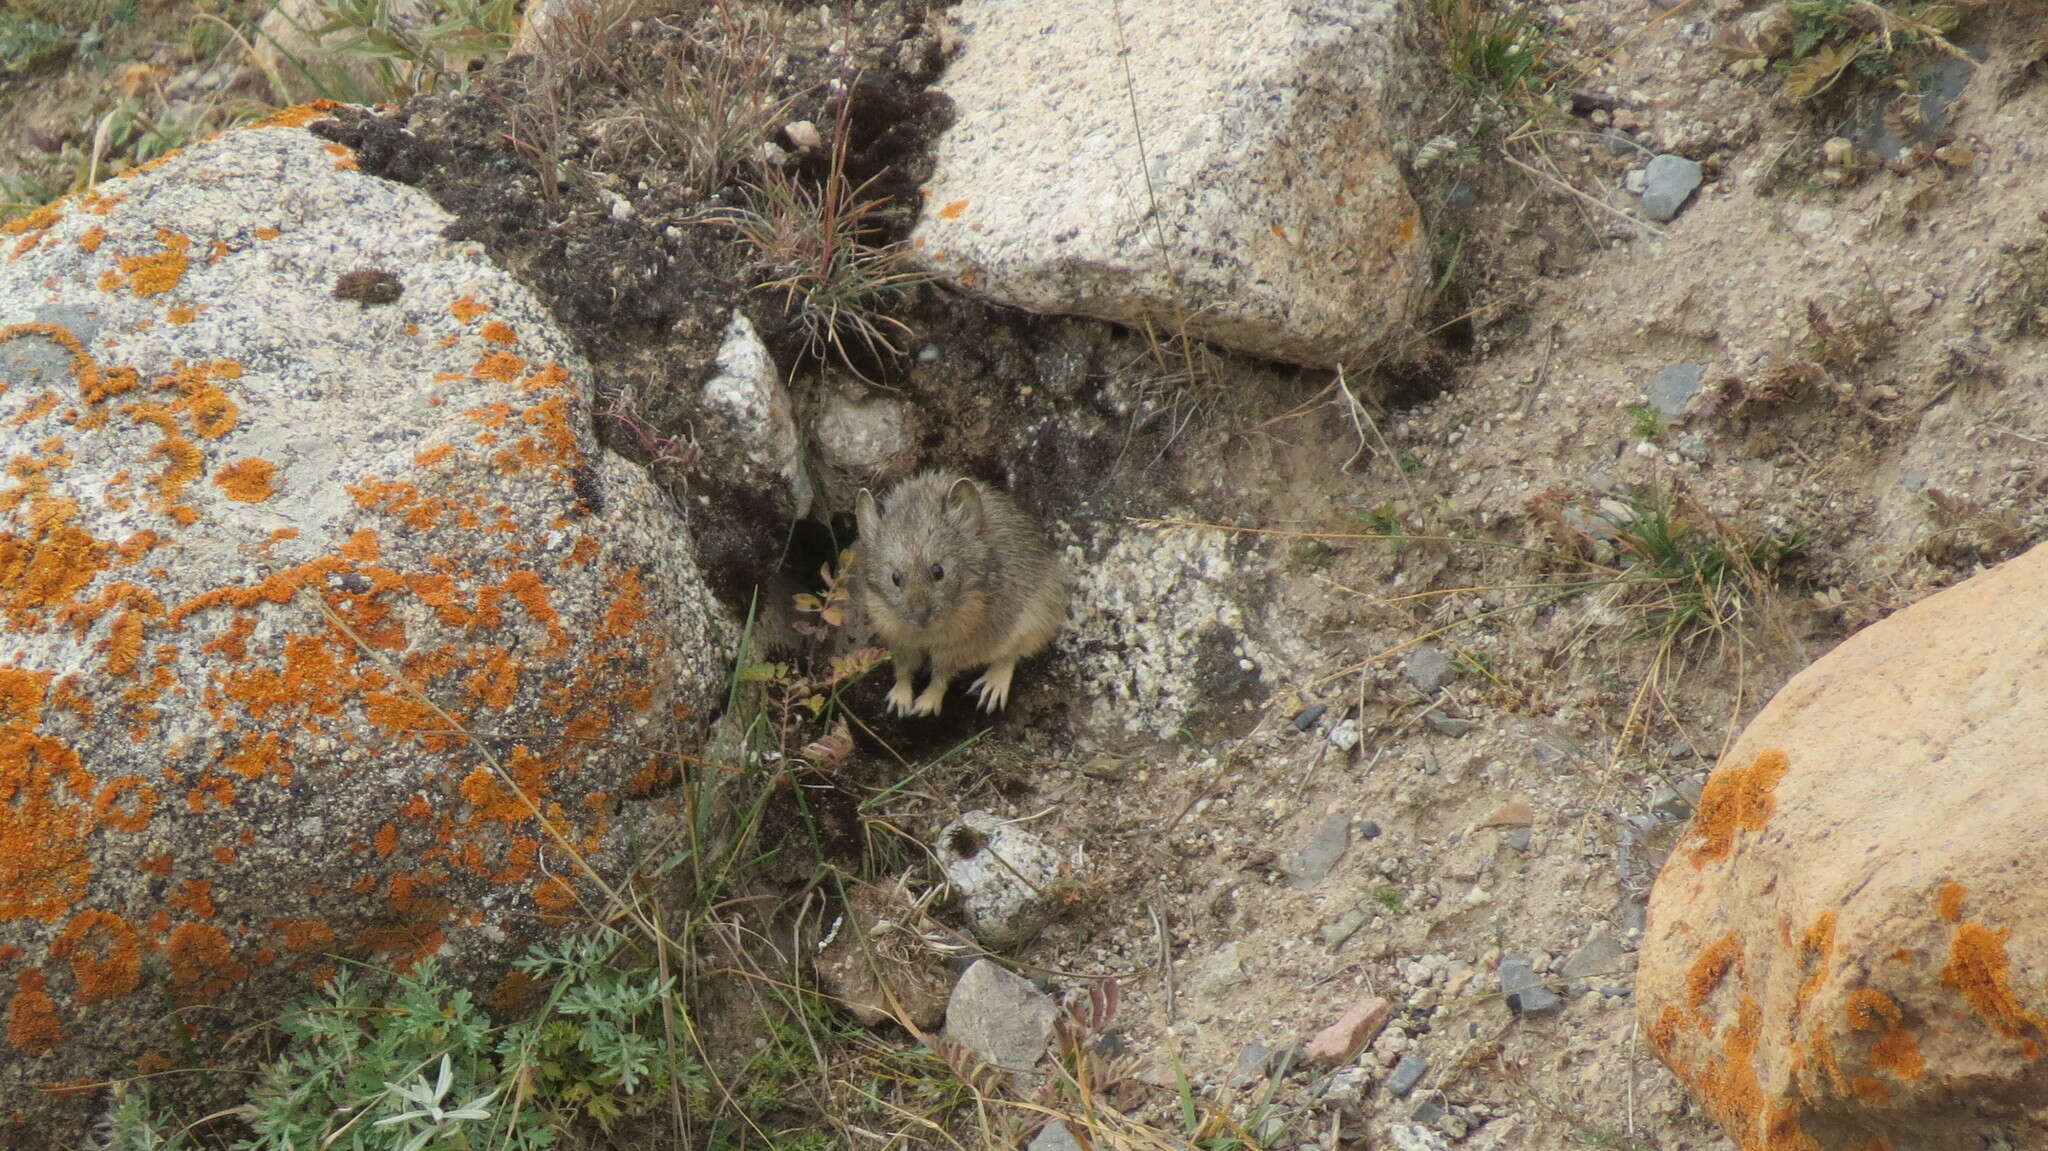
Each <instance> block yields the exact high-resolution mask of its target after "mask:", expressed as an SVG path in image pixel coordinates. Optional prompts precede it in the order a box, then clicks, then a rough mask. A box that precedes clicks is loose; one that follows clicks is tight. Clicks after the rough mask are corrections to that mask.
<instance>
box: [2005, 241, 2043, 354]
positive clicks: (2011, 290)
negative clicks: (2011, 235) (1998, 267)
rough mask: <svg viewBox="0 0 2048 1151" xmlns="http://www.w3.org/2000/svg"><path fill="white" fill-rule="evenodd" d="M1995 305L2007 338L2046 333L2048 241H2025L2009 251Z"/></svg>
mask: <svg viewBox="0 0 2048 1151" xmlns="http://www.w3.org/2000/svg"><path fill="white" fill-rule="evenodd" d="M1999 304H2000V310H2001V311H2003V312H2004V314H2005V331H2006V334H2007V335H2009V336H2012V337H2015V338H2019V337H2030V336H2039V335H2043V334H2048V240H2043V239H2034V240H2029V241H2027V242H2026V243H2024V244H2021V245H2019V246H2018V247H2016V248H2014V249H2013V250H2012V251H2011V254H2010V262H2009V264H2008V269H2007V275H2006V287H2005V290H2004V291H2003V292H2002V293H2001V295H2000V299H1999Z"/></svg>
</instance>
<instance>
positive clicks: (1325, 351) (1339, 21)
mask: <svg viewBox="0 0 2048 1151" xmlns="http://www.w3.org/2000/svg"><path fill="white" fill-rule="evenodd" d="M1411 7H1412V6H1410V5H1405V4H1401V3H1397V2H1396V0H1311V2H1308V3H1300V2H1297V0H1242V2H1240V3H1234V4H1189V3H1185V2H1183V0H1125V2H1124V3H1123V4H1121V5H1111V4H1102V3H1097V2H1095V0H1053V2H1050V3H1036V4H1018V3H1013V2H1011V0H964V2H963V3H961V4H960V5H959V6H958V7H956V8H954V9H952V15H953V16H954V17H955V18H957V20H958V21H959V27H960V30H961V49H960V53H959V55H958V57H957V58H956V59H954V60H953V62H952V63H951V64H950V65H949V66H948V67H947V69H946V73H945V75H944V76H943V77H942V78H941V80H940V82H939V87H940V89H941V90H942V91H944V92H945V94H946V95H947V96H949V97H951V99H952V101H953V103H954V106H955V110H956V112H957V118H956V120H955V122H954V123H953V126H952V127H951V128H949V129H947V131H946V132H945V134H944V135H942V136H941V137H940V138H939V141H938V144H937V146H936V151H935V157H934V160H935V163H936V166H937V167H936V171H935V173H934V175H933V177H932V179H931V182H930V184H929V186H928V187H927V188H926V189H925V191H926V200H925V206H924V214H923V217H922V218H921V219H920V220H919V222H918V225H917V229H916V231H915V232H914V234H913V236H912V243H913V245H914V246H915V247H916V248H917V251H918V258H919V259H920V260H921V261H922V262H923V263H924V264H925V265H926V266H927V267H929V268H930V269H931V270H932V271H934V272H935V273H937V274H938V275H940V276H942V277H944V278H946V279H948V280H949V281H951V282H952V283H954V284H956V285H957V286H959V287H961V288H964V289H966V290H968V291H971V292H975V293H978V294H980V295H983V296H986V297H988V298H989V299H992V300H995V301H998V302H1000V303H1005V304H1011V305H1015V306H1017V307H1021V308H1027V309H1029V310H1031V311H1034V312H1048V313H1068V314H1078V315H1088V316H1096V317H1099V318H1101V319H1105V320H1112V321H1115V322H1117V323H1121V324H1128V325H1132V326H1143V325H1151V326H1153V327H1154V328H1155V329H1157V330H1159V331H1162V332H1165V333H1180V332H1183V331H1185V332H1187V333H1188V334H1190V335H1194V336H1197V337H1199V338H1202V339H1206V340H1212V341H1214V342H1216V343H1219V344H1224V345H1228V346H1230V347H1234V348H1239V349H1242V350H1244V351H1248V352H1251V353H1254V354H1256V355H1260V356H1266V357H1269V358H1272V359H1276V360H1282V361H1286V362H1289V363H1296V364H1307V365H1311V366H1317V367H1332V366H1336V365H1339V364H1359V363H1363V362H1365V361H1368V360H1370V359H1371V358H1373V356H1374V355H1375V354H1376V353H1377V352H1378V351H1380V350H1381V349H1383V347H1384V346H1385V344H1386V342H1387V340H1388V338H1389V337H1390V336H1394V335H1397V334H1399V333H1401V332H1403V331H1405V330H1406V326H1407V324H1408V322H1409V321H1410V320H1411V319H1412V318H1413V316H1414V314H1415V310H1416V307H1417V305H1418V303H1419V302H1420V300H1421V298H1422V290H1423V289H1424V288H1425V287H1426V282H1427V279H1428V273H1427V267H1428V243H1427V239H1426V237H1425V236H1424V235H1423V229H1422V224H1421V217H1420V215H1419V214H1418V212H1417V209H1416V206H1415V203H1414V201H1413V199H1412V198H1411V197H1410V196H1409V193H1408V189H1407V186H1406V184H1405V183H1404V182H1403V179H1402V175H1401V170H1400V166H1399V164H1398V163H1397V162H1396V160H1395V158H1394V156H1393V153H1392V151H1391V145H1392V136H1393V131H1392V129H1393V128H1395V127H1397V126H1398V125H1399V124H1400V123H1402V122H1404V121H1405V119H1406V117H1405V114H1404V113H1402V112H1401V111H1400V106H1401V104H1402V102H1403V101H1406V100H1413V99H1416V98H1417V97H1418V96H1419V94H1420V93H1421V91H1422V90H1423V86H1422V85H1421V84H1418V83H1415V82H1414V81H1413V80H1412V79H1410V78H1409V76H1410V73H1411V70H1412V69H1413V68H1414V67H1415V66H1416V61H1417V60H1419V59H1420V58H1421V57H1420V56H1419V55H1418V54H1417V52H1416V51H1415V49H1414V46H1413V44H1412V39H1413V27H1412V13H1411V11H1410V9H1411ZM1148 168H1149V174H1148Z"/></svg>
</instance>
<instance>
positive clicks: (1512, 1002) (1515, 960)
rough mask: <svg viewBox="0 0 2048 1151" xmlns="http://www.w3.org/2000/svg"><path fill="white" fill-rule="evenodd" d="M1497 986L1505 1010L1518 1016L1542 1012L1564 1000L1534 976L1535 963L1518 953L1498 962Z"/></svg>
mask: <svg viewBox="0 0 2048 1151" xmlns="http://www.w3.org/2000/svg"><path fill="white" fill-rule="evenodd" d="M1500 989H1501V993H1502V995H1503V996H1504V997H1505V998H1506V999H1507V1003H1508V1010H1509V1011H1512V1012H1515V1013H1516V1014H1518V1015H1546V1014H1549V1013H1550V1012H1553V1011H1556V1010H1557V1009H1558V1008H1559V1007H1562V1006H1563V1005H1564V999H1563V998H1562V997H1560V996H1559V995H1558V994H1557V992H1555V991H1552V990H1551V989H1549V988H1548V987H1545V986H1543V981H1542V980H1540V979H1538V978H1537V977H1536V968H1535V965H1534V964H1532V963H1530V962H1529V961H1528V960H1527V959H1525V958H1523V957H1522V956H1519V955H1510V956H1507V957H1506V958H1504V959H1502V960H1501V961H1500Z"/></svg>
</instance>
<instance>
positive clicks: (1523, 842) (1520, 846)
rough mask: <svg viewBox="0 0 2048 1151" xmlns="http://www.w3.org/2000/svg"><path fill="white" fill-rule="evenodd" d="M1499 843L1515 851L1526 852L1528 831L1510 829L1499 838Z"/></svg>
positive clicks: (1518, 828)
mask: <svg viewBox="0 0 2048 1151" xmlns="http://www.w3.org/2000/svg"><path fill="white" fill-rule="evenodd" d="M1500 841H1501V842H1502V843H1505V844H1507V845H1508V846H1509V847H1511V848H1513V849H1514V850H1516V851H1527V850H1529V829H1528V828H1526V827H1511V828H1509V829H1508V830H1507V832H1506V833H1505V834H1503V835H1502V836H1501V837H1500Z"/></svg>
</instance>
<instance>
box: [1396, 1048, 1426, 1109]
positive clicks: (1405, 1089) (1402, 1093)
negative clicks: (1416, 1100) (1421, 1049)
mask: <svg viewBox="0 0 2048 1151" xmlns="http://www.w3.org/2000/svg"><path fill="white" fill-rule="evenodd" d="M1427 1074H1429V1060H1427V1059H1424V1058H1422V1057H1421V1056H1420V1055H1405V1056H1403V1057H1402V1058H1401V1061H1400V1062H1399V1063H1396V1064H1395V1065H1394V1070H1393V1073H1392V1074H1390V1075H1388V1076H1387V1090H1388V1092H1390V1093H1391V1094H1392V1095H1393V1096H1394V1098H1396V1099H1406V1098H1407V1097H1408V1093H1409V1092H1410V1091H1413V1090H1415V1085H1416V1084H1418V1083H1420V1082H1422V1077H1423V1076H1424V1075H1427Z"/></svg>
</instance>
